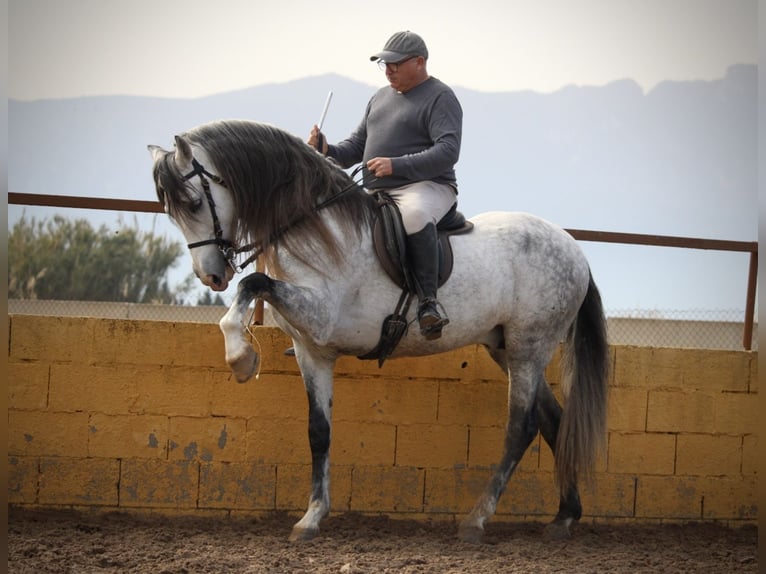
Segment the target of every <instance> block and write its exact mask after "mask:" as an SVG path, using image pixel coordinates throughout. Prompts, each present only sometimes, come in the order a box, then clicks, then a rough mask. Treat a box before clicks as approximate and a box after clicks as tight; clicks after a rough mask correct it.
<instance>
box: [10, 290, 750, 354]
mask: <svg viewBox="0 0 766 574" xmlns="http://www.w3.org/2000/svg"><path fill="white" fill-rule="evenodd" d="M226 309H227V308H226V306H224V305H198V306H187V305H145V304H138V303H109V302H96V301H40V300H34V299H9V300H8V312H9V313H10V314H22V315H50V316H58V317H104V318H112V319H136V320H144V321H176V322H196V323H217V322H218V321H219V320H220V319H221V317H222V316H223V314H224V313H225V312H226ZM606 315H607V322H608V330H609V342H610V343H611V344H613V345H636V346H643V347H675V348H694V349H731V350H741V349H742V348H743V334H744V317H745V311H744V310H742V309H693V310H657V309H655V310H641V309H638V310H637V309H633V310H631V309H614V310H609V309H607V310H606ZM265 322H266V324H269V322H270V321H269V320H268V317H266V319H265ZM757 331H758V329H757V325H756V326H755V328H754V329H753V332H754V333H757ZM751 348H752V349H753V350H757V349H758V337H757V336H756V335H754V336H753V340H752V347H751Z"/></svg>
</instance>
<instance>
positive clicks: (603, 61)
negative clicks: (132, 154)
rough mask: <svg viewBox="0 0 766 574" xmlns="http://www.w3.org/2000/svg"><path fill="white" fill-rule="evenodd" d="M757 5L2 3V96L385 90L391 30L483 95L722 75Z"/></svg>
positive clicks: (480, 0) (751, 46)
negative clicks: (383, 60) (357, 86)
mask: <svg viewBox="0 0 766 574" xmlns="http://www.w3.org/2000/svg"><path fill="white" fill-rule="evenodd" d="M756 16H757V0H534V1H533V0H461V1H455V0H427V1H415V0H387V1H386V2H383V3H372V2H364V3H363V2H359V1H358V0H268V1H262V0H217V1H215V2H213V1H210V0H10V1H9V12H8V17H9V20H8V30H9V96H10V97H11V98H15V99H23V100H27V99H40V98H60V97H77V96H83V95H112V94H121V95H149V96H166V97H189V98H193V97H199V96H203V95H208V94H213V93H219V92H225V91H230V90H236V89H240V88H247V87H250V86H253V85H259V84H266V83H274V82H285V81H289V80H292V79H296V78H301V77H305V76H311V75H319V74H325V73H337V74H341V75H344V76H347V77H351V78H354V79H357V80H359V81H362V82H364V83H367V84H371V85H379V84H381V83H383V82H384V78H383V75H382V73H381V72H380V71H379V70H378V69H377V67H376V66H375V65H374V64H373V63H371V62H370V61H369V56H370V55H371V54H372V53H374V52H376V51H378V50H379V49H381V48H382V47H383V44H384V43H385V41H386V39H387V38H388V37H389V36H390V35H391V34H392V33H393V32H395V31H398V30H402V29H410V30H413V31H415V32H417V33H419V34H421V35H422V36H423V37H424V39H425V40H426V43H427V44H428V48H429V51H430V52H431V58H430V60H429V71H430V72H431V73H432V74H433V75H435V76H437V77H439V78H440V79H442V80H444V81H446V82H447V83H449V84H452V85H453V86H462V87H467V88H472V89H476V90H481V91H514V90H524V89H530V90H535V91H540V92H550V91H554V90H556V89H558V88H560V87H562V86H564V85H567V84H579V85H603V84H605V83H608V82H610V81H612V80H615V79H621V78H625V77H630V78H633V79H635V80H636V81H637V82H638V83H639V84H641V85H642V86H643V88H644V89H645V90H648V89H651V88H652V87H653V86H655V85H656V84H657V83H658V82H660V81H663V80H691V79H712V78H720V77H722V76H723V74H724V73H725V70H726V67H727V66H729V65H731V64H734V63H756V61H757V52H758V46H757V37H758V36H757V17H756Z"/></svg>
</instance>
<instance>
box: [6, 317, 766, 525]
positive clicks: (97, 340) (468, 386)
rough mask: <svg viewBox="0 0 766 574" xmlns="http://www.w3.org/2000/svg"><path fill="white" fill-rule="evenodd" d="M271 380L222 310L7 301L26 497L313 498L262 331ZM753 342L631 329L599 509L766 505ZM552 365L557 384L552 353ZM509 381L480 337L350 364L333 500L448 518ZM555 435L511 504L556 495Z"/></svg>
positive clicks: (198, 507)
mask: <svg viewBox="0 0 766 574" xmlns="http://www.w3.org/2000/svg"><path fill="white" fill-rule="evenodd" d="M256 335H257V339H258V345H259V347H260V350H261V352H262V369H263V370H262V372H261V375H260V378H259V379H258V380H251V381H250V382H248V383H246V384H238V383H237V382H236V381H235V380H234V378H233V377H232V376H231V375H230V373H229V370H228V368H227V366H226V364H225V363H224V358H223V357H224V352H223V339H222V335H221V334H220V332H219V330H218V327H217V326H216V325H209V324H190V323H163V322H146V321H129V320H114V319H84V318H62V317H39V316H25V315H12V316H11V317H10V345H9V367H10V369H9V379H8V381H9V384H8V396H9V409H8V427H9V433H8V434H9V444H8V456H9V470H10V476H9V485H8V497H9V501H10V503H11V504H14V505H19V506H75V507H96V508H99V509H103V510H114V509H122V510H131V511H149V510H152V511H155V512H166V513H173V512H179V511H182V512H192V513H194V512H213V511H217V512H234V513H248V512H261V511H268V510H276V509H278V510H286V511H289V512H300V511H301V510H303V509H304V507H305V505H306V502H307V500H308V496H309V492H310V488H311V485H310V467H309V464H310V460H311V456H310V452H309V447H308V437H307V400H306V396H305V392H304V390H303V385H302V382H301V379H300V376H299V373H298V371H297V368H296V364H295V361H294V359H293V358H291V357H286V356H284V355H283V350H284V349H285V348H286V347H287V346H289V344H290V342H289V340H288V339H287V337H285V336H284V335H283V334H282V333H281V332H280V331H278V330H276V329H273V328H268V327H260V328H258V329H257V330H256ZM756 359H757V357H756V354H755V353H749V352H744V351H743V352H737V351H704V350H681V349H664V348H663V349H657V348H645V347H626V346H616V347H613V348H612V349H611V363H612V372H611V378H610V395H609V422H608V433H609V434H608V441H607V448H606V451H605V452H604V453H603V455H602V456H601V458H600V459H599V461H598V465H597V474H596V482H595V484H594V485H593V486H592V487H583V489H582V500H583V507H584V513H585V517H586V519H591V520H622V521H624V520H633V521H656V520H673V521H676V520H723V521H728V522H741V521H748V522H753V521H755V520H756V519H757V503H756V484H757V475H756V468H757V456H758V439H757V433H756V424H757V417H758V410H757V404H758V395H757V392H758V388H757V373H756V364H757V360H756ZM547 375H548V379H549V381H550V382H551V383H552V384H553V386H554V391H555V392H556V393H557V394H559V389H558V388H557V382H558V377H559V375H558V367H557V364H556V362H555V361H554V363H553V364H552V365H551V366H550V367H549V369H548V373H547ZM506 396H507V389H506V381H505V380H504V378H503V376H502V374H501V373H500V371H499V370H498V369H497V367H496V366H495V364H494V363H493V362H492V361H491V360H490V359H489V358H488V357H487V356H486V354H485V352H484V351H483V349H481V348H479V347H476V346H471V347H465V348H462V349H459V350H456V351H453V352H450V353H445V354H442V355H438V356H432V357H423V358H413V359H398V360H390V361H388V362H387V363H386V364H385V366H384V367H383V368H382V369H378V367H377V363H375V362H374V361H366V362H363V361H359V360H357V359H355V358H351V357H345V358H343V359H341V360H340V361H339V362H338V366H337V369H336V384H335V399H334V411H333V443H332V451H331V461H332V469H331V472H332V480H331V485H332V486H331V496H332V508H333V510H334V511H339V512H340V511H349V510H352V511H359V512H385V513H388V514H399V515H407V516H413V517H419V516H426V515H427V516H431V517H437V518H439V517H446V518H451V517H453V516H455V515H460V514H463V513H465V512H467V511H468V510H469V509H470V508H471V506H472V504H473V502H474V500H475V499H476V497H477V496H478V495H479V493H480V492H481V490H482V489H483V488H484V485H485V484H486V482H487V481H488V480H489V477H490V474H491V469H492V467H493V465H494V464H495V463H496V462H497V461H498V460H499V457H500V451H501V447H502V441H503V432H504V426H505V416H506ZM557 504H558V499H557V495H556V490H555V487H554V483H553V457H552V455H551V452H550V450H549V449H548V447H547V446H546V445H545V443H544V442H543V441H542V439H541V438H540V437H538V438H537V439H536V440H535V441H534V442H533V443H532V445H531V446H530V448H529V450H528V452H527V454H526V455H525V457H524V459H523V461H522V463H521V465H520V467H519V469H518V471H517V472H516V473H515V474H514V476H513V477H512V479H511V482H510V483H509V486H508V489H507V491H506V493H505V495H504V496H503V498H502V499H501V501H500V504H499V506H498V509H497V515H498V517H499V518H501V519H505V520H515V519H526V520H529V519H533V520H538V519H539V520H547V519H549V518H550V517H551V516H552V515H553V514H555V512H556V510H557Z"/></svg>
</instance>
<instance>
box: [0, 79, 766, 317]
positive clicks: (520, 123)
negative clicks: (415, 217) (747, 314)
mask: <svg viewBox="0 0 766 574" xmlns="http://www.w3.org/2000/svg"><path fill="white" fill-rule="evenodd" d="M376 89H377V86H369V85H365V84H361V83H359V82H356V81H354V80H351V79H348V78H345V77H342V76H338V75H324V76H316V77H310V78H304V79H301V80H296V81H292V82H288V83H284V84H267V85H261V86H256V87H252V88H248V89H244V90H239V91H234V92H228V93H222V94H216V95H212V96H208V97H204V98H196V99H166V98H153V97H128V96H102V97H82V98H71V99H60V100H37V101H18V100H9V102H8V119H9V145H8V152H9V162H8V186H9V190H10V191H14V192H22V193H46V194H61V195H80V196H91V197H115V198H130V199H148V200H152V199H155V194H154V189H153V184H152V179H151V158H150V157H149V154H148V152H147V150H146V145H147V144H157V145H161V146H163V147H165V148H170V147H172V142H173V136H174V135H175V134H177V133H181V132H183V131H185V130H187V129H189V128H191V127H194V126H196V125H198V124H201V123H204V122H208V121H212V120H216V119H222V118H246V119H253V120H258V121H263V122H267V123H271V124H274V125H276V126H279V127H281V128H283V129H285V130H287V131H290V132H292V133H294V134H296V135H298V136H299V137H302V138H305V137H306V136H307V135H308V132H309V130H310V128H311V126H312V125H313V124H314V123H316V122H317V121H318V119H319V115H320V113H321V111H322V105H323V104H324V102H325V99H326V97H327V94H328V92H329V91H332V92H333V99H332V102H331V105H330V108H329V111H328V113H327V117H326V120H325V123H324V130H323V131H324V133H325V134H326V135H327V137H328V140H329V141H330V142H334V141H337V140H339V139H342V138H343V137H345V136H346V135H347V134H348V133H350V132H351V130H352V129H353V128H354V127H355V126H356V125H357V123H358V122H359V120H360V119H361V116H362V113H363V111H364V108H365V105H366V103H367V101H368V99H369V98H370V96H371V95H372V94H373V93H374V92H375V90H376ZM454 89H455V92H456V94H457V96H458V98H459V100H460V102H461V105H462V107H463V113H464V119H463V143H462V150H461V157H460V161H459V163H458V165H457V167H456V170H457V176H458V184H459V190H460V195H459V204H460V209H461V211H463V212H464V213H465V214H466V215H467V216H471V215H475V214H477V213H480V212H483V211H491V210H519V211H528V212H532V213H535V214H537V215H539V216H542V217H544V218H546V219H549V220H551V221H554V222H555V223H558V224H559V225H561V226H562V227H566V228H576V229H593V230H599V231H621V232H631V233H648V234H660V235H677V236H688V237H703V238H713V239H730V240H745V241H754V240H756V238H757V227H758V225H757V209H756V207H757V159H756V154H757V67H756V66H754V65H735V66H731V67H730V68H729V69H728V70H727V72H726V74H725V75H724V77H722V78H720V79H716V80H713V81H689V82H670V81H669V82H663V83H661V84H659V85H657V86H656V87H654V88H653V89H651V90H649V91H647V92H644V90H642V88H641V87H640V86H639V85H638V84H637V83H636V82H635V81H633V80H630V79H624V80H619V81H615V82H613V83H610V84H607V85H604V86H567V87H564V88H562V89H560V90H558V91H555V92H553V93H547V94H543V93H537V92H532V91H524V92H506V93H485V92H478V91H474V90H469V89H466V88H462V87H459V86H457V87H455V88H454ZM21 212H24V213H27V214H41V215H45V214H46V213H49V212H48V211H46V210H45V209H40V210H38V209H37V208H29V207H28V208H17V207H15V206H9V218H10V220H11V221H10V224H12V223H13V220H14V218H18V217H19V216H20V213H21ZM86 213H89V214H90V215H92V212H86ZM71 215H75V214H74V213H72V214H71ZM78 215H79V214H78ZM100 217H104V216H100ZM142 217H143V216H142ZM150 217H155V218H156V216H150ZM160 217H163V216H160ZM112 219H114V218H113V217H112ZM166 224H167V222H165V221H164V220H162V221H160V220H156V219H155V220H154V223H153V225H155V226H162V227H163V228H164V226H165V225H166ZM168 225H169V224H168ZM584 247H585V248H586V251H587V254H588V256H589V258H591V265H592V267H593V268H594V275H596V277H597V279H598V277H599V275H602V277H603V279H602V282H603V283H604V284H605V285H606V286H607V290H609V291H614V299H613V301H615V303H616V306H619V307H636V306H650V307H660V308H667V307H668V306H672V307H679V306H681V307H682V306H687V307H688V306H694V307H700V306H701V307H709V306H714V307H722V306H723V307H735V308H739V307H744V300H743V299H744V282H745V280H746V261H745V262H744V263H743V259H742V258H741V257H739V256H738V255H735V254H731V253H729V254H719V253H709V252H706V254H705V256H704V257H702V256H701V254H699V253H695V252H692V251H689V250H680V251H681V252H682V253H670V251H672V250H669V249H667V248H666V249H663V250H659V251H658V249H655V248H636V247H627V246H615V245H612V246H608V245H602V244H589V245H584ZM679 257H681V258H682V259H679ZM745 260H746V257H745ZM679 265H681V266H682V268H683V270H684V272H683V273H680V274H679V273H678V270H679ZM743 266H744V269H745V271H743ZM673 273H675V276H674V275H673ZM727 274H729V275H731V274H733V275H734V277H735V278H734V283H732V284H731V285H728V283H726V282H725V280H724V276H725V275H727ZM645 277H649V281H648V283H646V281H643V279H644V278H645ZM652 277H654V279H652ZM639 278H640V279H641V282H642V286H641V287H638V286H636V285H635V283H636V280H637V279H639ZM710 281H713V282H714V284H713V288H712V290H711V293H710V294H709V295H708V294H701V293H700V289H699V284H700V282H708V283H709V282H710ZM695 282H696V283H695ZM668 285H672V286H673V288H672V289H668ZM677 286H678V287H677ZM675 291H677V292H678V293H679V295H678V296H675V297H674V296H671V295H672V293H671V294H670V295H669V294H668V292H675ZM681 292H684V293H685V294H684V295H681V294H680V293H681ZM706 293H707V291H706ZM658 297H659V299H658ZM605 299H606V298H605ZM605 304H606V305H607V307H609V303H608V301H607V302H606V303H605ZM614 306H615V305H612V307H614Z"/></svg>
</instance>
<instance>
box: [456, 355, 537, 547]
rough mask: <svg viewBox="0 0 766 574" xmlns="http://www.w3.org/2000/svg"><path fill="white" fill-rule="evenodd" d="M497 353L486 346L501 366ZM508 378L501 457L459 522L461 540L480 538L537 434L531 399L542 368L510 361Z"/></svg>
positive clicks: (477, 540) (534, 398)
mask: <svg viewBox="0 0 766 574" xmlns="http://www.w3.org/2000/svg"><path fill="white" fill-rule="evenodd" d="M499 353H500V351H498V350H491V349H490V355H491V356H492V358H493V359H495V361H496V362H497V363H498V364H499V365H500V366H501V367H502V366H503V364H504V363H505V358H504V357H500V356H499V355H498V354H499ZM506 372H508V370H506ZM510 377H511V379H512V380H513V384H510V385H509V386H510V392H509V394H510V397H509V401H508V422H507V425H506V431H505V444H504V448H503V458H502V460H501V462H500V465H499V467H498V468H497V470H496V471H495V474H494V475H493V476H492V479H491V480H490V481H489V484H488V485H487V487H486V489H485V490H484V492H483V493H482V495H481V496H480V497H479V499H478V500H477V501H476V504H475V505H474V507H473V510H471V512H470V513H469V514H468V516H467V517H466V518H465V519H464V520H463V521H462V522H461V523H460V526H459V528H458V536H459V538H460V539H461V540H463V541H464V542H480V541H481V537H482V535H483V534H484V523H485V522H486V521H487V520H488V519H489V518H490V517H491V516H492V515H493V514H494V513H495V509H496V508H497V501H498V500H499V499H500V496H501V495H502V493H503V491H504V490H505V487H506V485H507V484H508V480H509V479H510V478H511V474H513V471H514V470H515V469H516V467H517V466H518V464H519V462H520V461H521V457H522V456H523V455H524V452H525V451H526V450H527V447H529V445H530V443H531V442H532V440H533V439H534V438H535V436H537V431H538V423H537V416H536V409H535V401H536V395H537V386H538V384H539V383H540V381H541V380H543V378H542V368H541V367H539V366H537V365H536V364H535V362H533V361H525V362H514V363H512V364H511V368H510ZM509 383H510V381H509Z"/></svg>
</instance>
